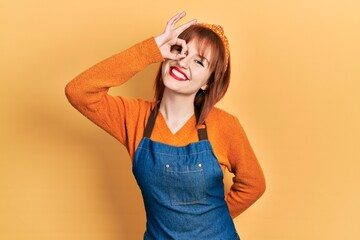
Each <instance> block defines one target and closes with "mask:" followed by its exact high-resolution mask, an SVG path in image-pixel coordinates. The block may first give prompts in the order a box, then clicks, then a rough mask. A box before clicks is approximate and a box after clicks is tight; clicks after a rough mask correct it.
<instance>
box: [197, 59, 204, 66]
mask: <svg viewBox="0 0 360 240" xmlns="http://www.w3.org/2000/svg"><path fill="white" fill-rule="evenodd" d="M195 62H196V63H197V64H199V65H200V66H202V67H204V63H203V62H202V61H201V60H195Z"/></svg>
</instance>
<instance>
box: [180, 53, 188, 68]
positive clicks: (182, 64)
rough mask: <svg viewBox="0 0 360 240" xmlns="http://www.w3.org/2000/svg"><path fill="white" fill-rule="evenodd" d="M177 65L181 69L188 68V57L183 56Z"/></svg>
mask: <svg viewBox="0 0 360 240" xmlns="http://www.w3.org/2000/svg"><path fill="white" fill-rule="evenodd" d="M178 64H179V66H180V67H182V68H188V66H189V56H185V57H183V58H181V59H179V60H178Z"/></svg>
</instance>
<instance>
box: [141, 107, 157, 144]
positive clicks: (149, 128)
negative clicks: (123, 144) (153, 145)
mask: <svg viewBox="0 0 360 240" xmlns="http://www.w3.org/2000/svg"><path fill="white" fill-rule="evenodd" d="M159 108H160V102H159V103H158V104H156V106H155V107H154V108H153V110H151V113H150V116H149V118H148V122H147V123H146V127H145V130H144V137H147V138H150V136H151V133H152V130H153V128H154V125H155V120H156V116H157V114H158V111H159Z"/></svg>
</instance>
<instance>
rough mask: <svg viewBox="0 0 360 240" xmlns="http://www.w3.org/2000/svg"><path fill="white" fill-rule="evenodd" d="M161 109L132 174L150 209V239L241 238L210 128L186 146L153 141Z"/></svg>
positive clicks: (152, 119) (148, 127)
mask: <svg viewBox="0 0 360 240" xmlns="http://www.w3.org/2000/svg"><path fill="white" fill-rule="evenodd" d="M158 109H159V105H157V106H156V107H155V108H154V109H153V110H152V112H151V114H150V117H149V119H148V122H147V125H146V128H145V131H144V138H143V139H142V140H141V142H140V143H139V146H138V148H137V149H136V152H135V156H134V162H133V173H134V176H135V178H136V181H137V183H138V185H139V187H140V189H141V192H142V195H143V200H144V205H145V210H146V218H147V222H146V232H145V234H144V239H145V240H168V239H175V240H237V239H240V238H239V236H238V234H237V232H236V229H235V226H234V223H233V221H232V219H231V217H230V213H229V210H228V207H227V204H226V202H225V199H224V184H223V173H222V170H221V167H220V164H219V162H218V160H217V158H216V157H215V155H214V152H213V150H212V147H211V144H210V142H209V141H208V139H207V133H206V125H204V127H205V128H201V129H199V130H198V135H199V142H195V143H190V144H188V145H186V146H183V147H176V146H171V145H167V144H164V143H161V142H156V141H152V140H151V139H150V136H151V132H152V129H153V127H154V124H155V120H156V116H157V113H158Z"/></svg>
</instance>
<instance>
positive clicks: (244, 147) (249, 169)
mask: <svg viewBox="0 0 360 240" xmlns="http://www.w3.org/2000/svg"><path fill="white" fill-rule="evenodd" d="M232 126H233V127H234V134H232V135H231V139H229V140H230V145H229V149H228V158H229V161H230V165H231V171H232V172H233V173H234V175H235V176H234V178H233V184H232V186H231V189H230V192H229V193H228V194H227V196H226V202H227V204H228V207H229V210H230V214H231V217H232V218H235V217H237V216H238V215H239V214H241V213H242V212H243V211H245V210H246V209H247V208H248V207H250V206H251V205H252V204H253V203H254V202H255V201H256V200H257V199H259V198H260V197H261V195H262V194H263V193H264V191H265V178H264V174H263V172H262V169H261V167H260V164H259V162H258V161H257V159H256V156H255V154H254V151H253V149H252V148H251V146H250V143H249V140H248V138H247V137H246V134H245V132H244V130H243V128H242V127H241V125H240V123H239V121H238V119H237V118H235V117H234V122H233V125H232Z"/></svg>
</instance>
